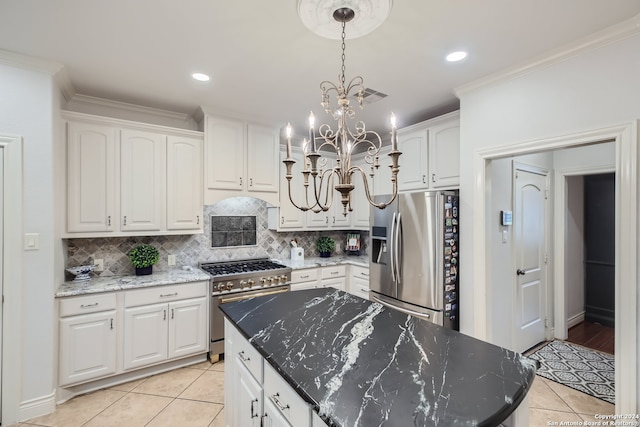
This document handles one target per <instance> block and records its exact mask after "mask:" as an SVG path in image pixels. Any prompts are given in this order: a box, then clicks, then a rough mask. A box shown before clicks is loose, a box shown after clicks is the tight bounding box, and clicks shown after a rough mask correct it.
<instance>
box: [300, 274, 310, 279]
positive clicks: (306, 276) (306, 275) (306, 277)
mask: <svg viewBox="0 0 640 427" xmlns="http://www.w3.org/2000/svg"><path fill="white" fill-rule="evenodd" d="M300 278H301V279H308V278H309V275H308V274H305V275H304V276H300Z"/></svg>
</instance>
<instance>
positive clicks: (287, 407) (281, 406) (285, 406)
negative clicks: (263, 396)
mask: <svg viewBox="0 0 640 427" xmlns="http://www.w3.org/2000/svg"><path fill="white" fill-rule="evenodd" d="M279 397H280V393H276V394H274V395H273V396H271V400H272V401H273V403H275V404H276V406H277V407H278V409H280V410H281V411H285V410H287V409H289V408H290V406H289V404H286V405H283V404H282V403H280V399H279Z"/></svg>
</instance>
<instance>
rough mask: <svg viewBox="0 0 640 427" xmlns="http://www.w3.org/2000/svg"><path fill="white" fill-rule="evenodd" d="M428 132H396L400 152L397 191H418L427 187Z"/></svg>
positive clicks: (423, 130)
mask: <svg viewBox="0 0 640 427" xmlns="http://www.w3.org/2000/svg"><path fill="white" fill-rule="evenodd" d="M427 139H428V132H427V130H426V129H417V130H413V131H409V132H407V133H401V132H398V149H399V150H400V151H401V152H402V155H401V156H400V160H398V163H400V164H401V166H400V172H398V190H400V191H408V190H419V189H424V188H427V187H428V186H429V181H428V179H427V155H428V153H427V150H428V145H427V144H428V140H427Z"/></svg>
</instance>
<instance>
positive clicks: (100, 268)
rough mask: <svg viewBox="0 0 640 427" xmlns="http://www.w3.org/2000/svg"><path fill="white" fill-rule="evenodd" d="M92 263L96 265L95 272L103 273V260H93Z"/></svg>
mask: <svg viewBox="0 0 640 427" xmlns="http://www.w3.org/2000/svg"><path fill="white" fill-rule="evenodd" d="M93 263H94V264H95V265H97V267H96V268H95V271H104V260H103V259H94V260H93Z"/></svg>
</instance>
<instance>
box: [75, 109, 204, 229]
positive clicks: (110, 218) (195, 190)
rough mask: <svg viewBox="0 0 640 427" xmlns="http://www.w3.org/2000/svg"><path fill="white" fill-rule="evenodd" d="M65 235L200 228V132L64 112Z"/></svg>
mask: <svg viewBox="0 0 640 427" xmlns="http://www.w3.org/2000/svg"><path fill="white" fill-rule="evenodd" d="M63 120H65V121H66V130H67V235H66V237H100V236H132V235H134V236H140V235H161V234H195V233H202V230H203V228H202V223H203V222H202V208H203V203H202V193H203V189H202V187H203V184H202V143H203V142H202V141H203V138H202V133H201V132H194V131H188V130H182V129H173V128H166V127H164V126H156V125H147V124H143V123H135V122H128V121H124V120H117V119H111V118H105V117H98V116H91V115H88V114H80V113H71V112H64V114H63Z"/></svg>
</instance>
